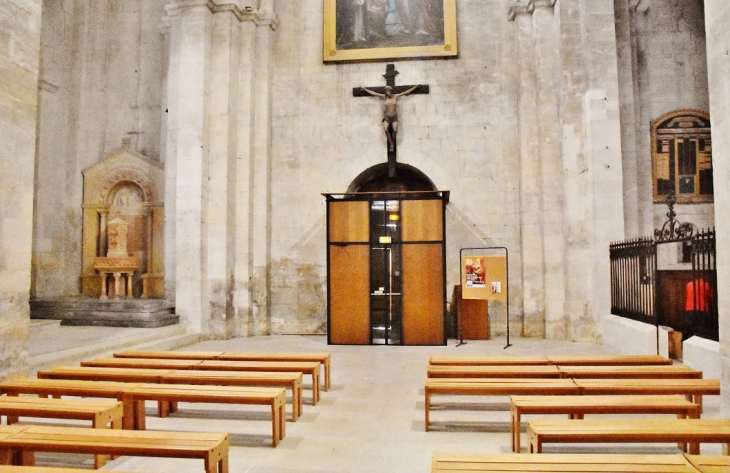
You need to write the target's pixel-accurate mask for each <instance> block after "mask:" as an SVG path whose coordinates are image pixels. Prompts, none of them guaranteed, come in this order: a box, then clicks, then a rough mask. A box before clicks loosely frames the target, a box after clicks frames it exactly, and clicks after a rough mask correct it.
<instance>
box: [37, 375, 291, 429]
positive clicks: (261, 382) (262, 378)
mask: <svg viewBox="0 0 730 473" xmlns="http://www.w3.org/2000/svg"><path fill="white" fill-rule="evenodd" d="M38 377H39V378H42V379H83V380H91V381H123V382H140V383H168V384H201V385H218V386H258V387H276V388H289V389H291V390H292V421H296V420H297V419H298V418H299V416H300V415H302V374H301V373H288V372H282V373H262V372H250V371H200V370H159V369H148V368H98V367H94V366H80V367H75V366H59V367H56V368H53V369H51V370H46V371H39V372H38Z"/></svg>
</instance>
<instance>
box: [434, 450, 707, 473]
mask: <svg viewBox="0 0 730 473" xmlns="http://www.w3.org/2000/svg"><path fill="white" fill-rule="evenodd" d="M619 471H620V472H623V473H698V472H697V470H696V469H695V468H693V467H692V466H691V465H690V464H689V462H688V461H687V460H686V459H685V458H684V456H682V455H636V454H628V455H622V454H576V453H565V454H557V453H544V454H540V455H530V454H526V453H523V454H520V455H517V454H514V453H439V452H436V453H434V454H433V460H432V467H431V472H432V473H456V472H463V473H467V472H472V473H479V472H483V473H487V472H493V473H494V472H500V473H504V472H515V473H516V472H523V473H528V472H529V473H554V472H576V473H577V472H581V473H616V472H619ZM713 473H714V472H713Z"/></svg>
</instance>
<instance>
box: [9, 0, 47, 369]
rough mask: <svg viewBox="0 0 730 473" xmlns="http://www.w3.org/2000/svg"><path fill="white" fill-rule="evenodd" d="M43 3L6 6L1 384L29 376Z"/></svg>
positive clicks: (13, 1)
mask: <svg viewBox="0 0 730 473" xmlns="http://www.w3.org/2000/svg"><path fill="white" fill-rule="evenodd" d="M41 5H42V2H41V0H8V1H5V2H0V17H2V18H8V19H12V20H10V21H7V22H6V23H5V24H4V27H3V33H4V34H3V40H2V41H0V43H2V45H3V47H2V48H0V67H1V68H2V70H3V76H4V78H5V80H3V81H1V82H0V108H2V110H6V111H12V113H3V114H0V124H1V125H2V126H0V142H2V143H3V152H2V153H0V169H2V172H1V173H0V208H1V209H3V218H2V219H0V359H2V363H0V379H4V378H7V377H10V376H18V375H23V374H25V373H24V371H25V369H26V361H27V356H28V349H27V340H28V329H29V326H30V309H29V306H28V296H29V291H30V284H31V274H30V272H31V249H32V248H31V247H32V241H33V187H34V170H35V150H36V120H37V108H38V65H39V60H40V38H41Z"/></svg>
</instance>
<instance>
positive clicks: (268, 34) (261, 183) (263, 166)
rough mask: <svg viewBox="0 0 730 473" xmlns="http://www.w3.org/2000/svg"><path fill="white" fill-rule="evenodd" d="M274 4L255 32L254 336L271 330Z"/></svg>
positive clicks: (268, 0)
mask: <svg viewBox="0 0 730 473" xmlns="http://www.w3.org/2000/svg"><path fill="white" fill-rule="evenodd" d="M273 8H274V2H273V0H262V2H261V8H260V12H259V13H260V15H261V27H258V28H257V29H256V35H255V46H254V50H255V56H254V57H255V58H256V63H255V64H254V79H253V80H254V83H253V117H254V123H253V150H252V151H253V154H252V156H251V159H252V174H251V197H250V198H251V203H252V207H251V209H252V211H251V222H252V224H251V226H250V230H251V240H250V241H251V271H252V273H251V287H250V292H251V322H252V323H251V324H250V325H249V333H251V334H252V335H261V334H268V333H269V332H270V330H271V306H270V303H271V300H270V296H271V69H272V63H273V61H272V58H271V54H272V53H271V48H272V44H271V43H272V35H273V27H274V25H275V22H274V21H273Z"/></svg>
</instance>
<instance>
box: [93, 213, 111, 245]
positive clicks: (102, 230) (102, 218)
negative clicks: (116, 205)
mask: <svg viewBox="0 0 730 473" xmlns="http://www.w3.org/2000/svg"><path fill="white" fill-rule="evenodd" d="M97 212H99V248H98V250H97V255H96V256H106V250H107V247H106V242H107V240H106V216H107V214H109V209H99V210H97Z"/></svg>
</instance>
